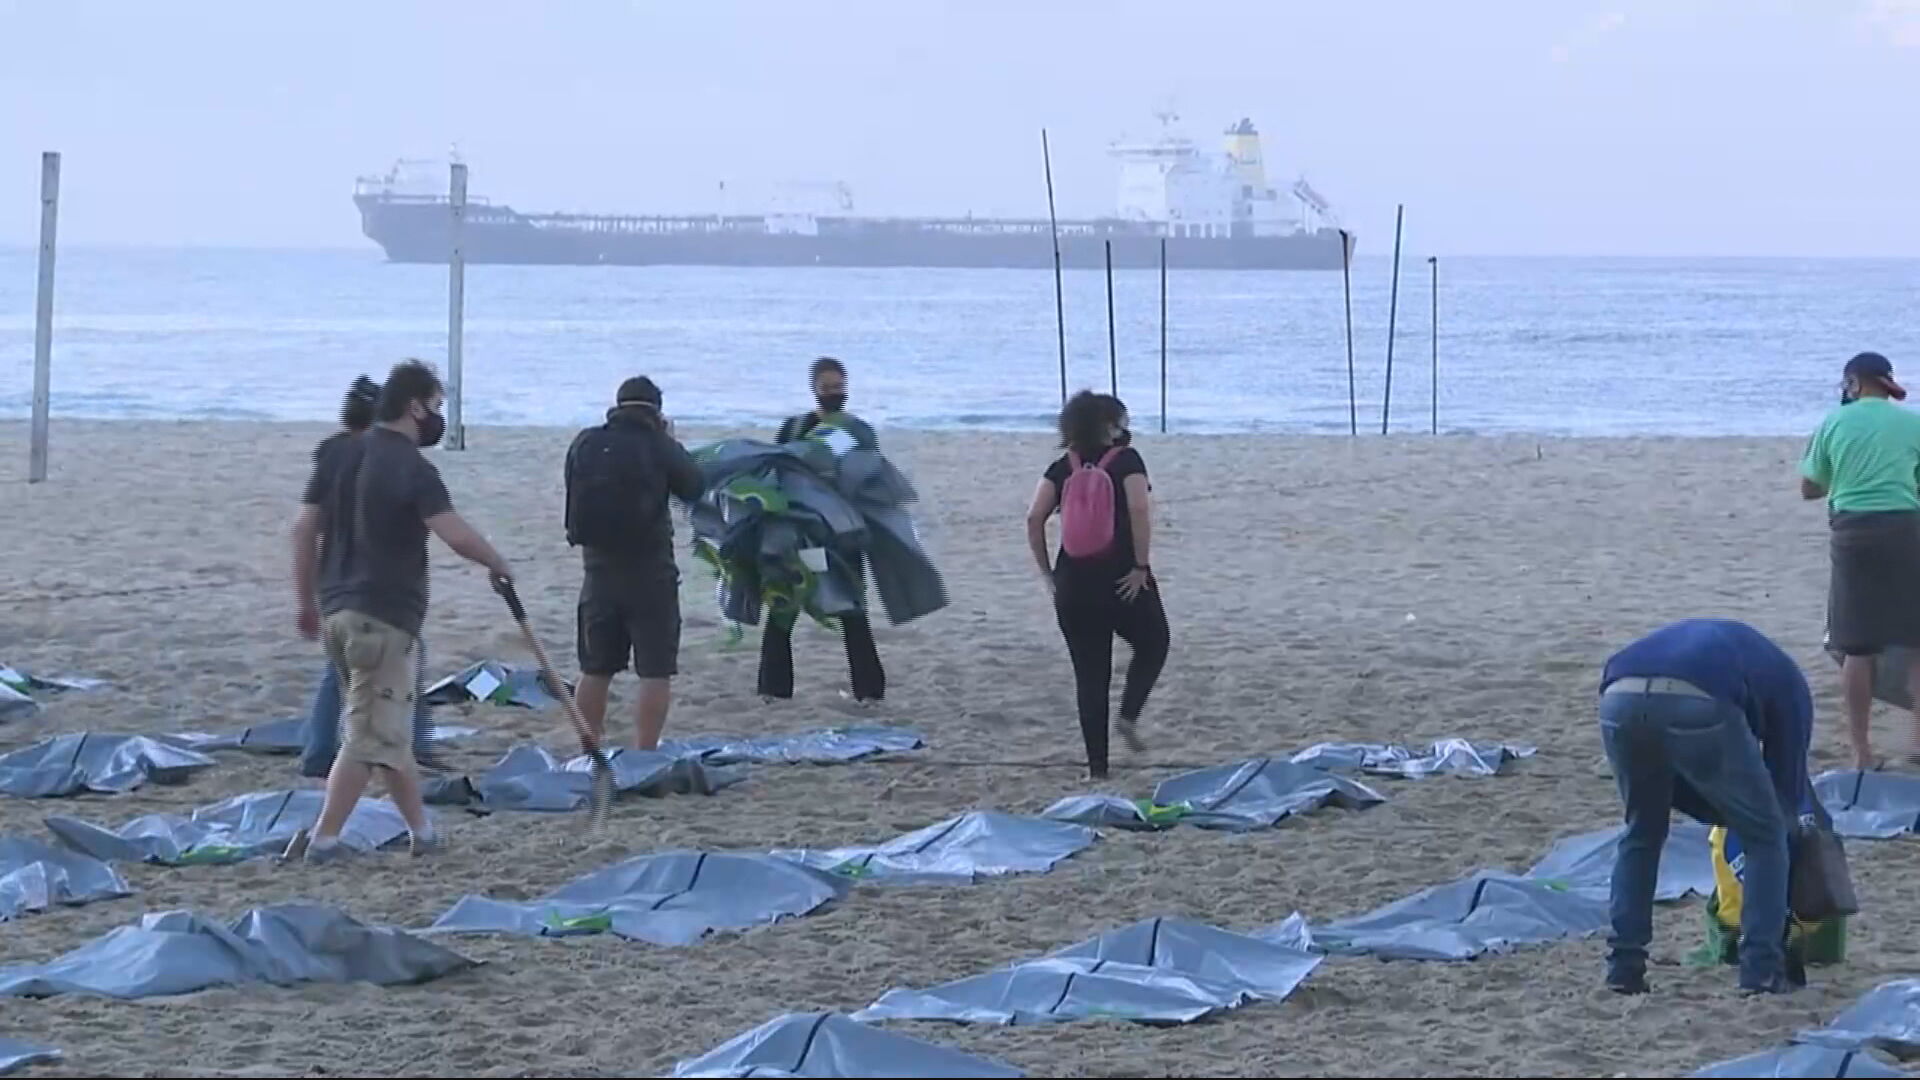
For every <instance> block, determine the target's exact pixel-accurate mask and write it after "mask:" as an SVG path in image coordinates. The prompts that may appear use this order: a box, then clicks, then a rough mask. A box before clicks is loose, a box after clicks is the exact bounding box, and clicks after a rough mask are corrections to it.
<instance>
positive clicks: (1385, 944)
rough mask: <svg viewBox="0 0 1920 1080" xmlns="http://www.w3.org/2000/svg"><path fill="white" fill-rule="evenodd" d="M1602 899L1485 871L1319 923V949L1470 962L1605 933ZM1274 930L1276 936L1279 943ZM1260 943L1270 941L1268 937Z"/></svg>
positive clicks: (1389, 957)
mask: <svg viewBox="0 0 1920 1080" xmlns="http://www.w3.org/2000/svg"><path fill="white" fill-rule="evenodd" d="M1607 923H1608V919H1607V901H1606V898H1605V897H1604V896H1596V895H1594V894H1593V893H1590V892H1585V891H1580V890H1569V889H1566V888H1562V887H1557V886H1556V885H1552V884H1548V883H1547V882H1543V881H1534V880H1529V879H1527V878H1522V877H1518V876H1516V875H1513V874H1506V873H1500V872H1498V871H1492V870H1482V871H1479V872H1477V873H1475V874H1472V875H1470V876H1468V877H1465V878H1461V879H1460V880H1459V881H1453V882H1448V883H1447V884H1445V885H1436V886H1433V887H1432V888H1427V889H1422V890H1420V891H1419V892H1417V893H1414V894H1413V895H1411V896H1408V897H1405V898H1403V899H1400V900H1396V901H1394V902H1393V903H1390V904H1387V905H1385V906H1384V907H1380V908H1376V909H1374V910H1373V911H1370V912H1368V913H1366V914H1364V915H1356V916H1353V917H1351V918H1346V919H1339V920H1336V921H1334V922H1330V923H1325V924H1317V925H1315V926H1313V928H1312V939H1313V943H1314V946H1315V947H1316V948H1320V949H1324V950H1325V951H1327V952H1329V953H1339V954H1342V955H1348V956H1377V957H1379V958H1381V959H1383V960H1469V959H1472V958H1473V957H1476V956H1479V955H1480V954H1482V953H1486V952H1494V951H1498V950H1501V949H1506V948H1510V947H1512V946H1515V945H1524V944H1531V943H1535V942H1542V941H1555V940H1558V939H1560V938H1566V937H1580V936H1583V935H1586V934H1591V933H1595V932H1597V931H1600V930H1604V929H1606V927H1607ZM1282 932H1283V928H1282V929H1276V931H1274V932H1273V935H1272V936H1279V935H1280V934H1281V933H1282ZM1262 936H1269V935H1266V934H1263V935H1262Z"/></svg>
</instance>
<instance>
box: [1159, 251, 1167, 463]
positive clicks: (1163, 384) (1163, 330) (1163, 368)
mask: <svg viewBox="0 0 1920 1080" xmlns="http://www.w3.org/2000/svg"><path fill="white" fill-rule="evenodd" d="M1166 433H1167V238H1166V237H1164V236H1163V237H1161V238H1160V434H1162V435H1165V434H1166Z"/></svg>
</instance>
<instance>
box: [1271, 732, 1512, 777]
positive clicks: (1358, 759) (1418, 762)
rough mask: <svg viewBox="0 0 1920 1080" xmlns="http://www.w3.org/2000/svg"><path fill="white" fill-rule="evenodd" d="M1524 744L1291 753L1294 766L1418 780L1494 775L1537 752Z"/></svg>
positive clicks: (1450, 742) (1323, 746)
mask: <svg viewBox="0 0 1920 1080" xmlns="http://www.w3.org/2000/svg"><path fill="white" fill-rule="evenodd" d="M1537 752H1538V751H1536V750H1535V749H1534V748H1533V747H1531V746H1527V745H1525V744H1523V743H1484V744H1478V745H1476V744H1474V743H1470V742H1468V741H1467V740H1465V739H1457V738H1456V739H1440V740H1437V741H1436V742H1434V744H1433V745H1432V746H1430V747H1428V748H1427V749H1426V750H1424V751H1419V752H1416V751H1414V750H1412V749H1409V748H1408V747H1405V746H1400V745H1397V744H1396V745H1389V744H1384V743H1320V744H1319V745H1317V746H1309V747H1307V748H1306V749H1305V750H1302V751H1300V752H1299V753H1297V754H1295V755H1293V758H1292V759H1291V760H1292V761H1293V763H1294V764H1296V765H1312V766H1314V767H1315V768H1320V769H1358V770H1360V771H1361V772H1369V773H1376V774H1378V775H1381V776H1399V777H1405V778H1407V779H1419V778H1421V777H1426V776H1436V775H1439V774H1441V773H1448V774H1451V775H1454V776H1496V775H1498V774H1499V772H1500V769H1501V767H1502V766H1504V765H1506V763H1507V762H1509V761H1518V760H1519V759H1521V758H1526V757H1532V756H1533V755H1534V754H1535V753H1537Z"/></svg>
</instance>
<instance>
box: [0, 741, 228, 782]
mask: <svg viewBox="0 0 1920 1080" xmlns="http://www.w3.org/2000/svg"><path fill="white" fill-rule="evenodd" d="M212 764H214V760H213V759H212V758H210V757H208V756H206V755H205V754H201V753H196V752H194V751H192V750H182V749H180V748H179V747H177V746H171V745H169V744H167V743H164V742H161V741H160V740H158V739H149V738H147V737H146V736H145V735H96V734H93V733H92V732H74V733H73V734H69V735H56V736H54V737H53V738H51V739H45V740H42V741H40V742H37V743H34V744H33V745H32V746H27V747H23V748H21V749H19V750H15V751H12V752H11V753H7V754H0V794H7V795H20V796H25V797H29V798H51V797H56V796H63V795H78V794H80V793H81V792H83V791H97V792H102V793H105V794H118V793H120V792H126V791H132V790H133V789H135V788H137V787H140V786H141V785H142V784H145V783H146V782H147V781H149V780H151V781H153V782H154V783H156V784H178V783H181V782H183V781H185V780H186V779H187V777H188V775H189V774H191V773H192V772H193V771H194V770H195V769H204V768H207V767H208V766H210V765H212Z"/></svg>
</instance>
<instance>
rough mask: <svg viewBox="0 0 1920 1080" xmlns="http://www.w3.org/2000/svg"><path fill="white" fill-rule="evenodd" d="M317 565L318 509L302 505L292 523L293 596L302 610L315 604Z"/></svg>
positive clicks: (310, 505)
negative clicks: (298, 514)
mask: <svg viewBox="0 0 1920 1080" xmlns="http://www.w3.org/2000/svg"><path fill="white" fill-rule="evenodd" d="M319 564H320V508H319V507H318V506H315V505H314V504H312V503H302V504H301V505H300V516H299V517H297V518H295V519H294V522H293V596H294V599H295V600H297V601H298V602H299V604H300V606H301V607H302V608H303V609H304V608H308V607H311V606H313V604H314V603H315V602H316V595H315V594H316V592H317V590H316V588H315V585H314V578H315V577H316V576H317V574H318V568H319Z"/></svg>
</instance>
